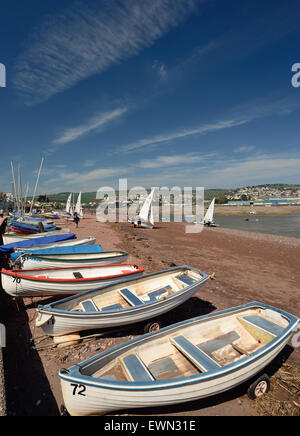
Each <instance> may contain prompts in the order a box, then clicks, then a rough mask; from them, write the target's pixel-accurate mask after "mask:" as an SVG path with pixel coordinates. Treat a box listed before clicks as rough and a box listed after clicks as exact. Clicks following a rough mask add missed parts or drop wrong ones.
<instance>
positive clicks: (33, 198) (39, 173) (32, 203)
mask: <svg viewBox="0 0 300 436" xmlns="http://www.w3.org/2000/svg"><path fill="white" fill-rule="evenodd" d="M44 160H45V158H44V157H43V158H42V161H41V165H40V169H39V172H38V176H37V179H36V183H35V187H34V193H33V197H32V200H31V205H30V214H32V208H33V205H34V200H35V195H36V190H37V187H38V184H39V180H40V175H41V172H42V168H43V164H44Z"/></svg>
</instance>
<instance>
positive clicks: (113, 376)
mask: <svg viewBox="0 0 300 436" xmlns="http://www.w3.org/2000/svg"><path fill="white" fill-rule="evenodd" d="M298 322H299V319H298V318H296V317H295V316H293V315H290V314H289V313H287V312H284V311H283V310H280V309H276V308H275V307H272V306H268V305H266V304H263V303H257V302H254V303H250V304H245V305H243V306H239V307H235V308H231V309H228V310H225V311H222V312H219V313H213V314H210V315H206V316H201V317H198V318H194V319H189V320H187V321H183V322H180V323H178V324H174V325H171V326H169V327H166V328H164V329H162V330H158V331H156V332H153V333H150V334H147V335H144V336H140V337H138V338H136V339H133V340H130V341H128V342H125V343H122V344H121V345H118V346H116V347H114V348H111V349H108V350H106V351H104V352H103V353H101V354H99V355H97V356H95V357H93V358H91V359H89V360H86V361H85V362H78V363H77V364H76V365H75V366H73V367H71V368H70V369H61V370H60V372H59V377H60V380H61V387H62V393H63V398H64V403H65V406H66V408H67V411H68V412H69V414H71V415H78V416H80V415H81V416H84V415H103V414H105V413H109V412H112V411H115V410H120V409H130V408H138V407H139V408H141V407H160V406H166V405H172V404H179V403H184V402H188V401H193V400H198V399H200V398H205V397H209V396H212V395H216V394H220V393H222V392H225V391H227V390H229V389H232V388H234V387H235V386H237V385H239V384H241V383H243V382H245V381H246V380H250V379H251V378H252V377H253V376H255V375H256V374H258V373H260V372H261V371H262V369H263V368H265V367H266V366H267V365H268V364H269V363H270V362H271V361H272V360H273V359H274V358H275V357H276V356H277V355H278V354H279V353H280V351H281V350H282V349H283V348H284V347H285V345H286V344H287V342H288V341H289V339H290V338H291V336H292V334H293V332H294V330H295V328H296V326H297V324H298ZM258 381H259V379H258V380H257V387H258V389H257V390H256V389H255V394H257V395H259V393H260V391H263V392H264V391H265V389H266V384H262V383H261V382H260V384H258Z"/></svg>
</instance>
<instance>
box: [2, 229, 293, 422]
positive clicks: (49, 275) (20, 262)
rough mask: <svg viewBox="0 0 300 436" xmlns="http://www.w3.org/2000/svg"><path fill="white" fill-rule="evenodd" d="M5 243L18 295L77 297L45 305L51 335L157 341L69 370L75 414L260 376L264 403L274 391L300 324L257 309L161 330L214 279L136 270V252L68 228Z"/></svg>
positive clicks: (8, 285) (135, 343)
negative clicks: (271, 369)
mask: <svg viewBox="0 0 300 436" xmlns="http://www.w3.org/2000/svg"><path fill="white" fill-rule="evenodd" d="M48 233H49V235H50V236H48ZM48 238H52V239H51V241H49V239H48ZM3 242H4V245H2V246H1V247H0V252H2V253H3V254H5V255H6V256H7V257H8V258H9V266H7V267H6V268H4V269H2V272H1V279H2V287H3V289H4V290H5V291H6V292H7V293H8V294H9V295H11V296H12V297H25V296H41V297H42V296H45V295H50V296H55V295H59V294H61V295H66V294H69V296H67V297H65V298H63V299H58V300H56V301H54V302H51V303H49V304H45V305H39V306H38V308H37V319H36V326H38V327H40V328H41V329H42V330H43V332H44V333H45V335H48V336H50V337H57V336H64V335H68V334H71V333H74V332H82V331H85V330H95V329H108V328H116V327H118V328H120V329H122V326H125V325H130V324H134V323H139V322H143V323H145V322H146V321H147V329H148V331H149V333H147V334H145V335H142V336H140V337H137V338H136V339H133V340H130V341H128V342H126V343H123V344H121V345H118V346H116V347H114V348H112V349H109V350H106V351H105V352H103V353H101V354H99V355H97V356H95V357H93V358H91V359H89V360H87V361H85V362H81V363H80V362H78V363H77V364H76V365H75V366H73V367H71V368H69V369H61V370H60V372H59V377H60V380H61V387H62V392H63V398H64V404H65V407H66V409H67V411H68V413H69V414H71V415H101V414H105V413H109V412H112V411H115V410H119V409H130V408H134V409H135V408H141V407H158V406H164V405H172V404H178V403H183V402H188V401H191V400H195V399H200V398H203V397H208V396H211V395H215V394H219V393H221V392H224V391H226V390H229V389H231V388H233V387H235V386H237V385H239V384H241V383H243V382H245V381H246V380H250V379H252V378H253V377H254V376H256V379H255V381H254V383H253V384H251V392H252V395H253V396H259V395H261V394H262V393H264V392H265V391H267V389H268V384H269V382H268V379H267V378H266V377H265V376H264V377H259V375H260V374H261V372H262V370H263V369H264V368H265V367H266V366H267V365H268V364H269V363H270V362H271V361H272V360H273V359H274V358H275V357H276V356H277V355H278V353H279V352H280V351H281V350H282V349H283V347H284V346H285V345H286V344H287V342H288V341H289V339H290V337H291V335H292V334H293V332H294V330H295V328H296V326H297V324H298V321H299V320H298V318H296V317H295V316H293V315H291V314H289V313H287V312H285V311H283V310H280V309H277V308H274V307H271V306H268V305H266V304H263V303H259V302H254V303H249V304H245V305H242V306H239V307H235V308H231V309H228V310H225V311H222V312H218V313H213V314H210V315H206V316H200V317H197V318H193V319H188V320H185V321H183V322H180V323H177V324H173V325H171V326H168V327H165V328H162V329H159V327H160V324H159V322H158V321H157V320H158V319H159V318H158V317H159V316H160V315H162V314H164V313H166V312H169V311H171V310H173V309H174V308H175V307H178V306H179V305H181V304H182V303H184V302H185V301H187V300H188V299H190V298H191V297H192V296H193V295H195V293H196V292H198V291H199V290H200V289H201V288H202V287H203V286H204V285H205V284H206V283H207V282H208V280H209V275H207V274H206V273H204V272H203V271H201V270H199V269H197V268H193V267H190V266H185V265H184V266H178V267H174V268H170V269H167V270H164V271H159V272H155V273H152V274H146V275H143V272H144V270H143V268H142V267H141V266H139V265H136V264H133V263H128V253H125V252H122V251H103V249H102V247H101V245H99V244H96V243H95V242H96V241H95V238H93V237H90V236H89V237H87V238H79V239H77V238H76V235H75V234H72V233H70V232H69V231H68V229H65V230H64V229H62V230H56V229H53V231H51V232H47V234H45V233H43V234H38V233H37V234H34V235H32V234H30V235H29V234H26V235H25V234H20V233H18V234H17V233H11V232H10V233H8V234H4V235H3ZM149 321H150V322H149Z"/></svg>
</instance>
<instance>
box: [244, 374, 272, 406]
mask: <svg viewBox="0 0 300 436" xmlns="http://www.w3.org/2000/svg"><path fill="white" fill-rule="evenodd" d="M269 389H270V379H269V376H268V375H267V374H263V375H262V376H260V377H259V378H257V379H256V380H255V381H254V382H253V383H252V384H251V385H250V387H249V389H248V396H249V398H250V399H251V400H255V399H256V398H259V397H262V396H263V395H264V394H266V393H267V392H269Z"/></svg>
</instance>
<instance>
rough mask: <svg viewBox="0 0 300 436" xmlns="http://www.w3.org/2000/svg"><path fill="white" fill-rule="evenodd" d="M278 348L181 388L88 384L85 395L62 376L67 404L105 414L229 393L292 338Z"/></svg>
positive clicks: (74, 411)
mask: <svg viewBox="0 0 300 436" xmlns="http://www.w3.org/2000/svg"><path fill="white" fill-rule="evenodd" d="M289 338H290V336H289V337H288V338H287V340H286V341H285V342H284V343H282V344H281V345H280V346H278V347H276V348H275V349H274V350H273V352H272V353H270V354H269V355H267V356H265V357H264V358H262V359H261V360H259V361H258V362H256V363H254V364H252V365H250V366H247V367H244V368H242V369H240V370H239V371H236V372H234V373H232V374H229V375H227V376H224V377H221V378H219V379H214V382H213V383H212V382H211V380H210V381H206V382H205V381H203V382H200V383H197V382H196V383H194V384H190V385H186V386H181V387H170V388H165V389H163V390H150V389H147V388H146V387H145V388H144V389H143V388H141V389H139V390H134V389H125V390H119V389H116V390H113V389H107V388H104V387H97V386H87V385H85V384H84V382H82V380H78V383H79V384H80V385H82V386H86V391H85V397H81V396H80V395H77V396H74V395H73V392H74V381H72V382H69V381H67V380H64V379H61V388H62V394H63V398H64V404H65V406H66V408H67V410H68V412H69V414H70V415H72V416H91V415H105V414H107V413H110V412H114V411H116V410H122V409H133V408H134V409H136V408H145V407H151V408H152V407H163V406H170V405H175V404H181V403H187V402H190V401H195V400H200V399H202V398H207V397H211V396H213V395H218V394H221V393H223V392H226V391H228V390H230V389H233V388H234V387H236V386H238V385H240V384H242V383H244V382H246V381H247V380H249V379H251V378H252V377H254V376H255V375H256V374H258V373H260V372H261V371H262V370H263V369H264V368H265V367H266V366H268V365H269V364H270V363H271V362H272V360H274V358H275V357H276V356H277V355H278V354H279V353H280V352H281V350H282V349H283V348H284V347H285V345H286V344H287V342H288V340H289Z"/></svg>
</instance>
